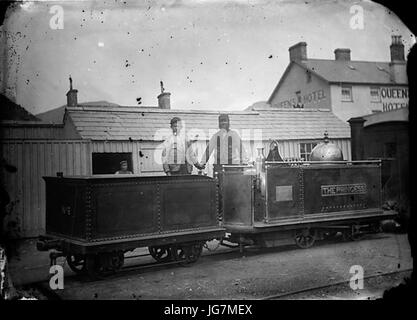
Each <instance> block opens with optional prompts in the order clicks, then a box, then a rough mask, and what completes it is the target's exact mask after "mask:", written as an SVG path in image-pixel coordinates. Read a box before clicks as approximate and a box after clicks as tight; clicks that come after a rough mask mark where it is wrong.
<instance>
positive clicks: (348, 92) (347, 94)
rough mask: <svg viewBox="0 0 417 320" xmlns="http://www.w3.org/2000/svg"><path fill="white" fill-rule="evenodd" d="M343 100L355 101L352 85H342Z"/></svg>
mask: <svg viewBox="0 0 417 320" xmlns="http://www.w3.org/2000/svg"><path fill="white" fill-rule="evenodd" d="M342 101H353V96H352V87H351V86H342Z"/></svg>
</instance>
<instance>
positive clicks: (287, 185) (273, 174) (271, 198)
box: [266, 166, 302, 220]
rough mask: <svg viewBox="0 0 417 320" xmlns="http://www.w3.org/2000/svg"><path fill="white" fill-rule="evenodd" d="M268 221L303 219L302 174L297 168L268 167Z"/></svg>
mask: <svg viewBox="0 0 417 320" xmlns="http://www.w3.org/2000/svg"><path fill="white" fill-rule="evenodd" d="M266 177H267V180H266V185H267V188H266V194H267V200H266V201H267V217H268V220H279V219H288V218H302V213H301V212H302V208H301V207H300V206H301V205H302V200H301V198H300V172H299V170H298V169H297V168H296V167H289V166H285V167H268V169H267V173H266Z"/></svg>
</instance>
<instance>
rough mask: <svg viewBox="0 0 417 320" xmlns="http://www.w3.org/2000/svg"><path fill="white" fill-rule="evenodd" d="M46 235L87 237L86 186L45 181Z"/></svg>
mask: <svg viewBox="0 0 417 320" xmlns="http://www.w3.org/2000/svg"><path fill="white" fill-rule="evenodd" d="M45 183H46V233H47V234H57V235H63V236H66V237H70V238H79V239H85V237H86V219H85V212H86V198H85V190H86V185H85V184H82V183H74V182H64V181H59V180H48V179H45Z"/></svg>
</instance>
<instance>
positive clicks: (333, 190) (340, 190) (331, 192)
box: [321, 183, 366, 197]
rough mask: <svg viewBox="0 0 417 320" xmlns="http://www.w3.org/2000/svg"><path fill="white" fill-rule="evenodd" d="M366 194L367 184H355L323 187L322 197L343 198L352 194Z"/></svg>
mask: <svg viewBox="0 0 417 320" xmlns="http://www.w3.org/2000/svg"><path fill="white" fill-rule="evenodd" d="M364 193H366V184H365V183H354V184H334V185H327V186H321V196H322V197H331V196H343V195H350V194H364Z"/></svg>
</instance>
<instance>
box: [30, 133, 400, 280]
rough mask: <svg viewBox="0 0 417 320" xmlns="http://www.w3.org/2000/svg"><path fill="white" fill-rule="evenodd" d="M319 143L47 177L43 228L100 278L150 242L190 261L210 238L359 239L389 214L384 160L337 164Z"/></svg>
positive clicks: (165, 254)
mask: <svg viewBox="0 0 417 320" xmlns="http://www.w3.org/2000/svg"><path fill="white" fill-rule="evenodd" d="M342 159H343V157H342V155H341V151H340V149H338V147H337V146H335V145H334V144H331V143H329V141H328V139H327V140H326V139H325V141H324V143H322V144H319V145H318V146H316V147H315V148H314V149H313V151H312V153H311V160H312V161H307V162H285V161H265V158H264V157H263V156H262V154H261V153H260V156H259V157H258V158H257V159H256V162H255V163H254V164H253V165H223V166H221V170H219V171H218V172H216V174H215V176H214V178H210V177H207V176H202V175H186V176H158V177H143V176H132V175H120V176H97V175H94V176H73V177H63V176H58V177H44V180H45V183H46V234H45V235H44V236H41V237H40V239H39V241H38V243H37V247H38V250H41V251H46V250H50V249H54V252H53V253H52V255H51V258H52V259H55V258H56V257H58V256H64V257H66V259H67V261H68V265H69V266H70V268H71V269H72V270H73V271H74V272H76V273H88V274H89V275H90V276H91V277H93V278H96V277H98V276H101V275H103V274H105V273H106V272H109V271H116V270H118V269H120V268H121V267H122V266H123V263H124V256H125V253H126V252H128V251H132V250H134V249H135V248H139V247H148V249H149V253H150V255H151V256H152V257H153V258H154V259H155V260H156V261H158V262H166V261H178V262H181V263H192V262H195V261H197V259H198V258H199V256H200V255H201V252H202V249H203V245H204V244H205V243H206V242H207V241H209V240H212V239H218V240H219V241H221V242H220V243H222V244H224V245H228V246H239V247H240V249H241V250H243V247H244V246H246V245H257V246H261V247H272V246H276V245H279V244H281V243H284V242H285V241H287V240H288V239H291V241H295V243H296V245H297V246H298V247H300V248H309V247H311V246H312V245H313V244H314V242H315V241H316V240H317V239H321V238H323V237H326V236H328V235H331V234H335V233H339V234H342V235H343V236H344V237H347V238H349V239H357V238H359V237H360V236H361V235H362V234H363V233H364V232H368V231H378V229H379V226H380V221H381V220H385V219H389V218H393V217H394V216H395V215H396V212H394V211H386V210H383V209H382V191H381V190H382V185H381V162H380V161H376V160H374V161H343V160H342Z"/></svg>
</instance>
